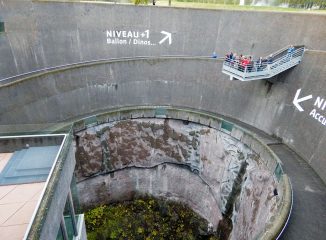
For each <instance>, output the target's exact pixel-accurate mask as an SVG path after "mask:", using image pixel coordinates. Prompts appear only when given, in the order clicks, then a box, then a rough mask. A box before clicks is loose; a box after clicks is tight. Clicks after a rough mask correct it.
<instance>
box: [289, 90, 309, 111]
mask: <svg viewBox="0 0 326 240" xmlns="http://www.w3.org/2000/svg"><path fill="white" fill-rule="evenodd" d="M300 92H301V88H300V89H298V90H297V92H296V94H295V96H294V99H293V104H294V106H296V108H297V109H299V111H300V112H303V111H304V110H303V108H302V107H301V106H300V105H299V103H300V102H303V101H307V100H309V99H312V95H309V96H306V97H302V98H299V95H300Z"/></svg>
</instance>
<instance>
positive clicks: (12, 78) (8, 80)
mask: <svg viewBox="0 0 326 240" xmlns="http://www.w3.org/2000/svg"><path fill="white" fill-rule="evenodd" d="M178 58H185V59H194V58H196V59H212V56H192V55H160V56H134V57H120V58H101V59H94V60H86V61H81V62H74V63H68V64H63V65H58V66H53V67H45V68H41V69H36V70H33V71H29V72H25V73H21V74H17V75H14V76H10V77H6V78H2V79H0V86H1V85H4V84H7V83H11V82H14V81H16V80H18V79H22V78H27V77H30V76H34V75H37V74H43V73H47V72H50V71H55V70H61V69H67V68H73V67H78V66H81V65H92V64H100V63H106V62H118V61H130V60H147V59H148V60H151V59H178ZM214 60H223V58H222V57H219V58H214Z"/></svg>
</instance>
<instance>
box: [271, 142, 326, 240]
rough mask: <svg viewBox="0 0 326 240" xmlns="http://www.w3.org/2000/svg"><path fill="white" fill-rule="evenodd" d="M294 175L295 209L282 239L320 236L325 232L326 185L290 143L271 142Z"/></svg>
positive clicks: (291, 175) (315, 237) (317, 237)
mask: <svg viewBox="0 0 326 240" xmlns="http://www.w3.org/2000/svg"><path fill="white" fill-rule="evenodd" d="M270 147H271V149H272V150H273V151H274V152H275V153H276V154H277V156H278V157H279V158H280V159H281V161H282V162H283V164H284V166H283V170H284V172H285V173H287V174H288V176H289V177H290V178H291V182H292V187H293V210H292V215H291V218H290V221H289V224H288V226H287V228H286V229H285V231H284V233H283V235H282V237H281V239H282V240H317V239H318V240H319V239H325V236H326V186H325V184H324V183H323V182H322V180H321V179H320V178H319V177H318V175H317V174H316V173H315V172H314V170H313V169H312V168H311V167H310V166H309V165H308V163H307V162H305V161H304V160H303V159H302V158H300V157H299V156H298V155H297V154H296V153H295V152H293V151H292V150H291V149H289V148H288V147H287V146H285V145H283V144H280V145H271V146H270Z"/></svg>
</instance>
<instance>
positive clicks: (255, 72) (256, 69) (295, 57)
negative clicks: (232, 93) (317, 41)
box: [222, 47, 304, 81]
mask: <svg viewBox="0 0 326 240" xmlns="http://www.w3.org/2000/svg"><path fill="white" fill-rule="evenodd" d="M303 54H304V47H299V48H295V49H294V50H293V51H291V52H288V49H284V50H283V51H282V52H278V53H277V55H276V56H275V55H270V57H268V58H264V59H258V60H255V61H252V60H241V61H239V60H237V59H236V60H235V59H231V58H226V59H225V60H224V62H223V69H222V72H223V73H225V74H227V75H229V76H230V78H231V80H233V79H234V78H236V79H238V80H241V81H251V80H260V79H266V78H271V77H273V76H275V75H277V74H279V73H281V72H283V71H285V70H287V69H289V68H291V67H294V66H296V65H297V64H299V63H300V61H301V60H302V57H303Z"/></svg>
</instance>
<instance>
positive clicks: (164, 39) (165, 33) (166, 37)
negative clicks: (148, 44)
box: [159, 31, 172, 45]
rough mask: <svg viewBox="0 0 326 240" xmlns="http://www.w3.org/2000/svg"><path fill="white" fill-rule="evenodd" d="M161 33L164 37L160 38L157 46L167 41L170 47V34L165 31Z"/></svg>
mask: <svg viewBox="0 0 326 240" xmlns="http://www.w3.org/2000/svg"><path fill="white" fill-rule="evenodd" d="M161 33H162V34H164V35H165V37H164V38H162V40H161V41H159V44H162V43H164V42H165V41H166V39H169V45H171V43H172V34H171V33H169V32H166V31H161Z"/></svg>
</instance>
